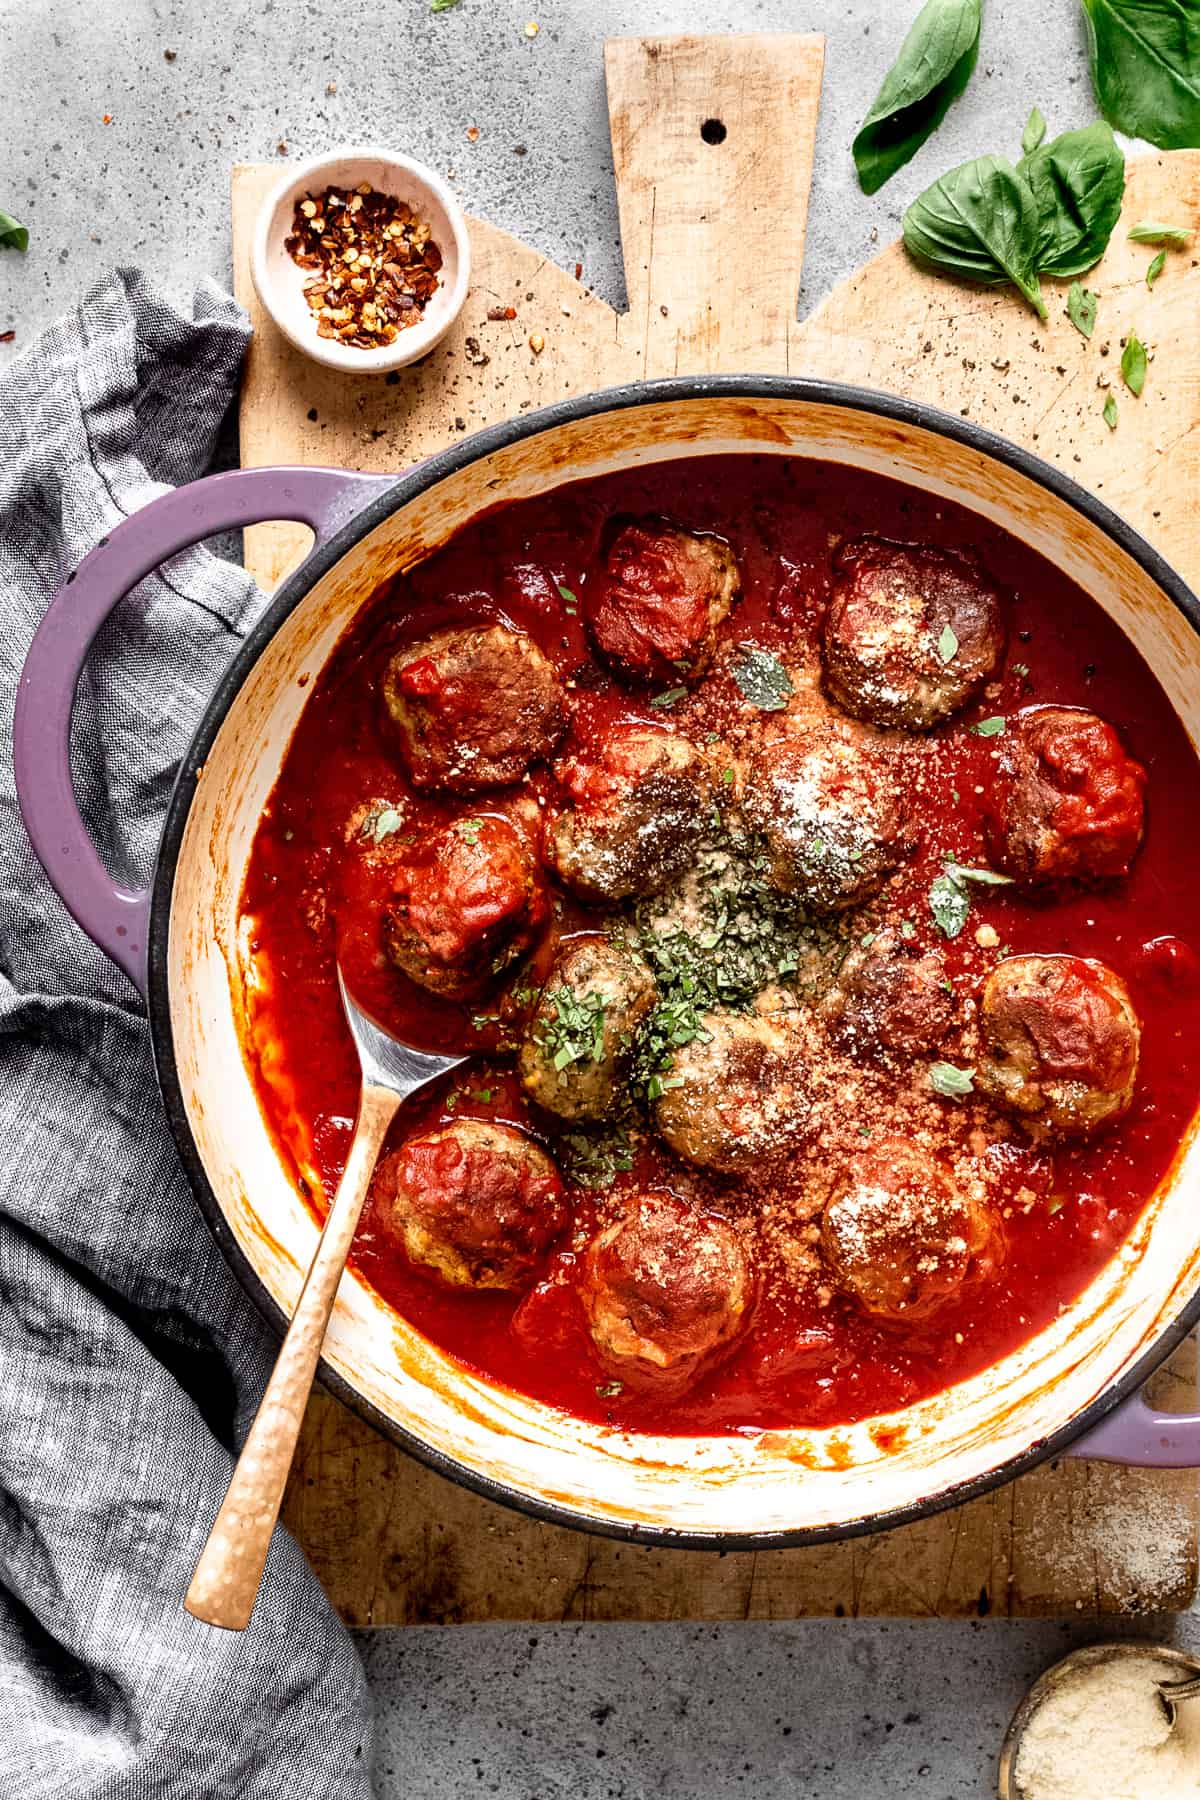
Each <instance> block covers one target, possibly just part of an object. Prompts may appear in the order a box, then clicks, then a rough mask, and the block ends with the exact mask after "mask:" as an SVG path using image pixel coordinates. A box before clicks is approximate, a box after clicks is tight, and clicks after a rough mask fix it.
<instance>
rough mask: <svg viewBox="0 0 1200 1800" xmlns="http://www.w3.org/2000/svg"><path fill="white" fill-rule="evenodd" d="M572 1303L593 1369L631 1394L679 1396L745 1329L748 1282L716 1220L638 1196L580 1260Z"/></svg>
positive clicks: (731, 1240) (728, 1233)
mask: <svg viewBox="0 0 1200 1800" xmlns="http://www.w3.org/2000/svg"><path fill="white" fill-rule="evenodd" d="M579 1294H580V1298H581V1300H582V1303H583V1311H584V1317H585V1319H586V1321H587V1328H588V1331H589V1333H590V1334H591V1339H592V1342H593V1344H594V1345H595V1346H596V1350H597V1353H598V1354H599V1357H600V1360H601V1362H602V1363H603V1364H604V1367H605V1368H606V1369H607V1370H609V1371H610V1372H611V1373H612V1374H613V1375H614V1376H616V1377H617V1379H618V1380H620V1381H621V1382H623V1383H625V1384H627V1385H628V1386H629V1387H633V1388H652V1389H654V1390H655V1391H656V1392H658V1393H660V1394H661V1393H669V1394H680V1393H682V1392H683V1391H684V1390H685V1389H686V1388H689V1387H691V1386H692V1384H693V1383H694V1382H695V1381H696V1380H697V1378H698V1377H699V1375H700V1374H701V1373H702V1372H703V1371H704V1370H705V1369H707V1368H711V1367H712V1366H713V1364H714V1363H715V1362H717V1361H718V1360H719V1359H720V1358H721V1357H722V1356H724V1355H727V1354H728V1352H729V1351H730V1350H731V1349H732V1347H733V1345H734V1344H735V1343H736V1342H737V1339H738V1337H739V1336H740V1334H741V1332H742V1331H743V1330H744V1328H745V1326H746V1325H747V1323H748V1322H749V1317H750V1313H751V1310H752V1307H753V1303H754V1297H755V1294H754V1278H753V1275H752V1272H751V1269H750V1264H749V1262H748V1260H747V1257H746V1252H745V1251H744V1249H743V1248H742V1243H741V1239H740V1238H739V1237H738V1235H737V1233H736V1232H735V1231H734V1230H733V1228H732V1226H731V1225H729V1224H727V1223H726V1221H725V1220H724V1219H722V1218H719V1217H717V1216H716V1215H714V1214H712V1213H699V1212H696V1211H694V1210H693V1208H692V1207H690V1206H688V1205H687V1204H686V1202H685V1201H683V1200H680V1199H678V1198H677V1197H676V1196H675V1195H674V1194H667V1193H648V1194H640V1195H639V1196H638V1197H637V1199H636V1200H635V1201H634V1202H633V1204H632V1206H631V1207H630V1208H629V1211H628V1212H627V1213H626V1214H625V1215H624V1217H623V1218H620V1219H618V1220H617V1221H616V1223H615V1224H613V1225H609V1226H607V1227H606V1228H605V1229H604V1230H603V1231H601V1232H599V1233H598V1234H597V1235H596V1236H595V1237H594V1238H593V1239H592V1241H591V1243H590V1244H589V1245H588V1247H587V1250H586V1251H585V1252H584V1255H583V1261H582V1266H581V1269H580V1283H579Z"/></svg>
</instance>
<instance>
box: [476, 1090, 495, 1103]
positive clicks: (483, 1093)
mask: <svg viewBox="0 0 1200 1800" xmlns="http://www.w3.org/2000/svg"><path fill="white" fill-rule="evenodd" d="M475 1098H476V1100H478V1102H479V1104H480V1106H490V1105H491V1103H492V1090H491V1088H479V1089H477V1090H476V1094H475Z"/></svg>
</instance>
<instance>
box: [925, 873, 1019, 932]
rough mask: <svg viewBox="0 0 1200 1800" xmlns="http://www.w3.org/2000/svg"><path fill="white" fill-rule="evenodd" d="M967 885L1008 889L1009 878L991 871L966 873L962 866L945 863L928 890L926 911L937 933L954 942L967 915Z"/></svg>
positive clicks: (968, 893)
mask: <svg viewBox="0 0 1200 1800" xmlns="http://www.w3.org/2000/svg"><path fill="white" fill-rule="evenodd" d="M971 882H975V883H976V884H977V885H978V886H980V887H1011V886H1012V877H1011V875H998V874H997V873H996V871H995V870H994V869H968V868H966V867H964V865H963V864H962V863H956V862H948V863H947V864H946V866H945V869H944V870H943V871H942V873H941V874H940V875H939V876H937V877H936V879H935V880H934V882H933V883H932V885H931V887H930V889H929V910H930V912H931V913H932V914H933V917H934V922H935V924H936V925H937V927H938V929H939V930H940V931H941V932H942V933H943V935H944V936H946V937H948V938H956V937H957V936H958V935H959V933H960V932H961V930H962V928H963V926H964V925H965V924H966V922H967V918H968V915H969V914H970V911H971V893H970V886H969V884H970V883H971Z"/></svg>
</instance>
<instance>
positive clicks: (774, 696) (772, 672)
mask: <svg viewBox="0 0 1200 1800" xmlns="http://www.w3.org/2000/svg"><path fill="white" fill-rule="evenodd" d="M740 649H741V653H742V660H741V661H740V662H738V663H735V664H734V667H733V679H734V680H735V681H736V682H737V685H738V688H739V689H740V691H741V695H742V698H743V699H744V700H748V701H749V702H750V705H751V706H757V707H758V709H759V711H760V712H783V710H784V708H785V707H786V706H787V703H788V698H789V696H790V695H791V694H793V693H794V692H795V687H794V685H793V682H792V678H791V676H790V675H789V674H788V672H787V670H786V669H785V668H784V666H783V664H782V663H781V662H780V660H779V658H778V657H777V656H772V655H771V652H770V651H769V650H760V649H759V648H758V646H757V645H756V644H742V645H741V646H740Z"/></svg>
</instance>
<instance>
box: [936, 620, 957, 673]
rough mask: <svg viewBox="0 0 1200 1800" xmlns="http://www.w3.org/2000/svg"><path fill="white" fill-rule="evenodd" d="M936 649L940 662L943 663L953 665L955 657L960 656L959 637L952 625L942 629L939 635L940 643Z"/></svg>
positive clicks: (938, 642)
mask: <svg viewBox="0 0 1200 1800" xmlns="http://www.w3.org/2000/svg"><path fill="white" fill-rule="evenodd" d="M935 649H936V650H937V653H938V660H939V661H940V662H941V663H943V664H945V663H952V662H953V661H954V659H955V657H956V656H957V655H958V635H957V633H956V632H955V630H954V627H953V626H952V625H943V626H942V629H941V631H940V633H939V634H938V641H937V644H936V645H935Z"/></svg>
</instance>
